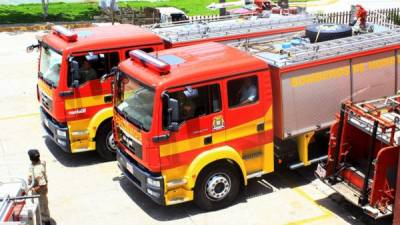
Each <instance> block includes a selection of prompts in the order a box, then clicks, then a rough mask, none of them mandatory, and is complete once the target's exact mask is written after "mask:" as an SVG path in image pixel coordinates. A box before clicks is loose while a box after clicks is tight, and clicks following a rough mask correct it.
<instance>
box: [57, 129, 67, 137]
mask: <svg viewBox="0 0 400 225" xmlns="http://www.w3.org/2000/svg"><path fill="white" fill-rule="evenodd" d="M57 136H59V137H63V138H67V132H66V131H63V130H57Z"/></svg>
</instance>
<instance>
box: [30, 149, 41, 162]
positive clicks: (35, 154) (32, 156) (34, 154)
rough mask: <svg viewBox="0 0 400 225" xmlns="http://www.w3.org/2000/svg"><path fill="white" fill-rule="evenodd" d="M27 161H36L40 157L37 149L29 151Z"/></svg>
mask: <svg viewBox="0 0 400 225" xmlns="http://www.w3.org/2000/svg"><path fill="white" fill-rule="evenodd" d="M28 155H29V159H30V160H32V161H36V160H38V159H39V157H40V153H39V151H38V150H37V149H30V150H29V151H28Z"/></svg>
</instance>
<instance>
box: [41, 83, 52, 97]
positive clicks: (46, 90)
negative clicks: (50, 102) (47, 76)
mask: <svg viewBox="0 0 400 225" xmlns="http://www.w3.org/2000/svg"><path fill="white" fill-rule="evenodd" d="M38 86H39V90H40V91H42V92H44V93H45V94H46V95H47V96H49V97H51V98H52V97H53V92H52V91H51V88H50V87H49V86H48V85H47V84H46V83H45V82H43V81H42V80H41V79H39V80H38Z"/></svg>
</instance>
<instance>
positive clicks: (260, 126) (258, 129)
mask: <svg viewBox="0 0 400 225" xmlns="http://www.w3.org/2000/svg"><path fill="white" fill-rule="evenodd" d="M264 124H265V123H259V124H257V132H261V131H264V128H265V125H264Z"/></svg>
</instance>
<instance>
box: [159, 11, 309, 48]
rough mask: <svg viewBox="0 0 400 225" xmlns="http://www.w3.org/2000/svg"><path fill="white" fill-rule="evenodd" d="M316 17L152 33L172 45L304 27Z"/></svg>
mask: <svg viewBox="0 0 400 225" xmlns="http://www.w3.org/2000/svg"><path fill="white" fill-rule="evenodd" d="M314 21H315V17H314V16H311V15H296V16H287V17H283V16H280V17H271V18H254V17H249V18H244V19H230V20H221V21H210V22H202V23H189V24H182V25H175V26H168V27H161V28H152V32H153V33H155V34H157V35H159V36H161V37H162V38H164V39H165V40H167V41H169V42H171V43H180V42H188V41H195V40H202V39H207V38H218V37H223V36H233V35H242V34H248V33H257V32H264V31H268V30H274V29H284V28H290V27H302V26H304V27H305V26H307V25H310V24H313V23H314Z"/></svg>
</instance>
